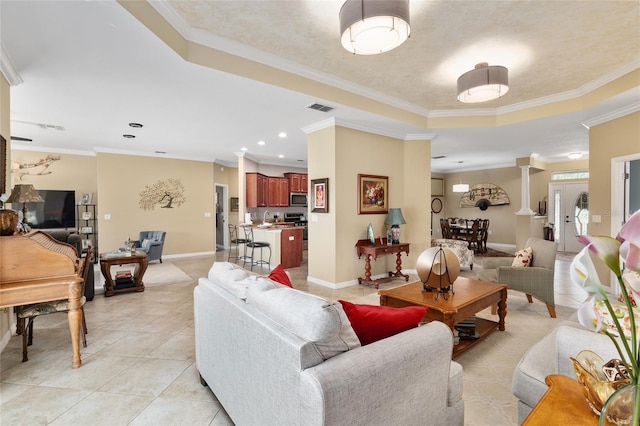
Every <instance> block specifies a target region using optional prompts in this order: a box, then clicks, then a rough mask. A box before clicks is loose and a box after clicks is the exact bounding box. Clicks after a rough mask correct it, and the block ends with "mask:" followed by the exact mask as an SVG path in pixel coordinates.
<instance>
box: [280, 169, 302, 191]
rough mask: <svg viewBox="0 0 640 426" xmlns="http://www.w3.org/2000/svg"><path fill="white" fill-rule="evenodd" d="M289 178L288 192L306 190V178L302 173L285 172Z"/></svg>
mask: <svg viewBox="0 0 640 426" xmlns="http://www.w3.org/2000/svg"><path fill="white" fill-rule="evenodd" d="M284 176H285V177H286V178H287V179H289V192H307V187H308V179H307V175H306V174H304V173H285V174H284Z"/></svg>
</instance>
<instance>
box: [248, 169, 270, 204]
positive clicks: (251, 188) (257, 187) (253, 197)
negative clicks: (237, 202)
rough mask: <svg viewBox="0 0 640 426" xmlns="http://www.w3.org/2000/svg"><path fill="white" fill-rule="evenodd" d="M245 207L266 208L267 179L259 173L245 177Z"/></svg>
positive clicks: (267, 194)
mask: <svg viewBox="0 0 640 426" xmlns="http://www.w3.org/2000/svg"><path fill="white" fill-rule="evenodd" d="M245 176H246V177H245V179H246V182H245V186H246V198H247V207H267V201H268V196H269V178H268V177H267V176H265V175H263V174H261V173H246V175H245Z"/></svg>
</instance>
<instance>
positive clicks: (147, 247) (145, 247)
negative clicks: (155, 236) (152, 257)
mask: <svg viewBox="0 0 640 426" xmlns="http://www.w3.org/2000/svg"><path fill="white" fill-rule="evenodd" d="M150 245H151V241H149V240H142V244H141V247H142V248H143V249H145V250H149V246H150Z"/></svg>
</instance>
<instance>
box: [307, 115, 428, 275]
mask: <svg viewBox="0 0 640 426" xmlns="http://www.w3.org/2000/svg"><path fill="white" fill-rule="evenodd" d="M308 144H309V179H318V178H325V177H328V178H329V203H330V204H329V206H330V208H329V211H330V212H329V213H310V221H309V276H310V277H311V278H312V279H318V280H321V281H326V282H329V283H334V284H340V283H345V282H349V281H352V280H354V279H356V278H357V277H362V276H364V262H365V261H364V258H362V259H358V257H357V255H356V250H355V244H356V242H357V241H358V240H360V239H365V238H366V230H367V226H368V225H369V223H371V224H372V226H373V229H374V234H375V236H376V237H379V236H386V230H387V228H388V226H387V225H385V224H384V221H385V219H386V217H387V216H386V214H358V197H357V194H358V174H370V175H380V176H388V177H389V206H390V207H392V208H393V207H400V208H402V210H403V215H404V216H405V219H406V220H407V224H406V225H402V226H401V240H402V241H406V242H410V243H411V244H412V246H411V256H410V257H409V258H406V257H404V258H403V268H404V269H415V259H416V258H417V256H418V255H419V254H420V253H421V251H422V250H421V249H423V248H426V247H428V244H429V231H428V230H429V226H430V223H429V215H428V210H427V209H428V206H429V202H430V201H429V200H430V191H431V187H430V178H429V175H430V168H431V167H430V162H431V157H430V142H429V141H402V140H399V139H393V138H389V137H386V136H380V135H374V134H370V133H366V132H362V131H358V130H353V129H348V128H344V127H335V128H334V127H331V128H325V129H323V130H319V131H317V132H315V133H312V134H310V135H309V139H308ZM336 182H339V184H336ZM314 220H317V221H314ZM389 270H395V256H383V257H380V258H378V260H377V261H375V262H372V269H371V273H372V275H374V276H375V275H378V274H384V273H385V272H386V271H389Z"/></svg>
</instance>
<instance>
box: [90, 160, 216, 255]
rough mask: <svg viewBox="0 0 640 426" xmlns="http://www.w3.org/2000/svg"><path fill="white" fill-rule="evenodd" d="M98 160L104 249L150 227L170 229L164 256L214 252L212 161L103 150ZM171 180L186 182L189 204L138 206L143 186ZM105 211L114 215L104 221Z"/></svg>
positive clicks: (116, 245)
mask: <svg viewBox="0 0 640 426" xmlns="http://www.w3.org/2000/svg"><path fill="white" fill-rule="evenodd" d="M97 158H98V160H97V166H98V168H97V170H98V185H97V190H98V193H99V194H100V202H99V204H98V218H99V221H98V229H99V232H100V251H102V252H104V251H111V250H114V249H117V248H118V247H122V243H123V242H124V241H125V240H126V239H127V237H128V236H131V239H137V236H138V233H139V232H140V231H146V230H161V231H166V232H167V236H166V240H165V246H164V251H163V254H164V255H171V254H182V253H200V252H211V251H215V207H214V197H215V195H214V173H213V170H214V165H213V164H212V163H206V162H200V161H187V160H172V159H164V158H156V157H139V156H128V155H118V154H105V153H99V154H98V156H97ZM169 178H178V179H180V181H181V182H182V185H183V186H184V195H185V197H186V201H185V203H184V204H182V205H181V206H175V207H174V208H170V209H169V208H159V207H156V208H155V209H153V210H148V211H147V210H142V209H140V207H139V205H138V201H139V199H140V193H141V192H142V191H144V190H145V187H146V186H148V185H153V184H154V183H156V182H158V181H161V180H166V179H169ZM206 212H209V213H211V215H210V217H205V213H206ZM106 214H109V215H111V219H109V220H106V219H105V215H106Z"/></svg>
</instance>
